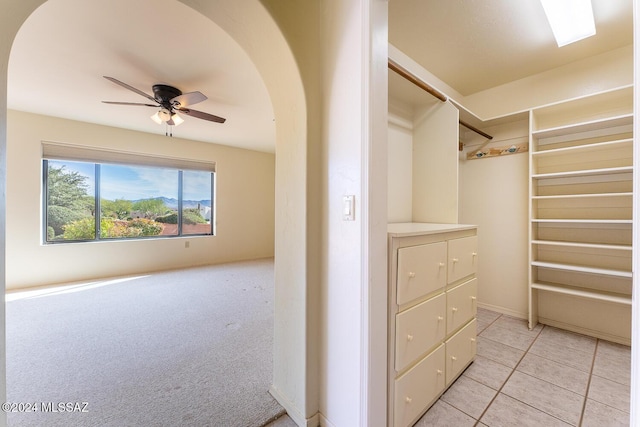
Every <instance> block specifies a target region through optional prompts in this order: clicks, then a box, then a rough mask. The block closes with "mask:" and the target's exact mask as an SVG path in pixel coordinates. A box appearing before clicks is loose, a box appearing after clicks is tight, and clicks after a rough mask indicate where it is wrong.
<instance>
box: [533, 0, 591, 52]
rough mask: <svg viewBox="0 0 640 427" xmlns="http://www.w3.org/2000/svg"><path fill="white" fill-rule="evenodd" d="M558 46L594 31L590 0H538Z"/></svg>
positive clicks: (582, 37)
mask: <svg viewBox="0 0 640 427" xmlns="http://www.w3.org/2000/svg"><path fill="white" fill-rule="evenodd" d="M540 2H541V3H542V7H543V8H544V12H545V14H546V15H547V20H548V21H549V25H551V30H552V31H553V35H554V36H555V38H556V43H558V47H562V46H565V45H568V44H570V43H573V42H577V41H578V40H582V39H585V38H587V37H591V36H593V35H595V33H596V26H595V23H594V20H593V9H592V7H591V0H540Z"/></svg>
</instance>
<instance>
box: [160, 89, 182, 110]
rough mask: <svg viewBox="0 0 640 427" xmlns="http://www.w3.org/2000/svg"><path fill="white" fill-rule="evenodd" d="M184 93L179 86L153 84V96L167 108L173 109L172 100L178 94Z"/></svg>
mask: <svg viewBox="0 0 640 427" xmlns="http://www.w3.org/2000/svg"><path fill="white" fill-rule="evenodd" d="M180 95H182V91H181V90H180V89H178V88H175V87H173V86H168V85H161V84H157V85H153V96H154V98H155V99H156V101H158V103H159V104H160V105H162V106H163V107H164V108H166V109H167V110H171V107H172V105H171V100H172V99H173V98H175V97H176V96H180Z"/></svg>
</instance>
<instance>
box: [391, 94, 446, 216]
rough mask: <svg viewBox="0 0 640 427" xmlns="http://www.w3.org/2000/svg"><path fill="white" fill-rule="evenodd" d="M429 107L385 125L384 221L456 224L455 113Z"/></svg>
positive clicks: (437, 106) (437, 105)
mask: <svg viewBox="0 0 640 427" xmlns="http://www.w3.org/2000/svg"><path fill="white" fill-rule="evenodd" d="M436 102H437V103H433V104H431V105H429V106H428V107H425V108H422V109H419V110H417V111H415V112H413V113H407V111H409V112H411V111H412V110H411V109H410V108H408V107H407V108H406V109H405V113H404V115H403V116H399V115H397V113H395V114H392V115H391V116H390V117H391V118H390V120H389V130H388V132H389V133H388V135H389V142H388V143H389V158H388V168H389V169H388V190H389V196H388V200H389V203H388V222H389V223H398V222H438V223H447V224H456V223H457V222H458V149H457V147H458V110H457V108H456V107H455V106H453V105H452V104H451V103H450V102H440V101H436Z"/></svg>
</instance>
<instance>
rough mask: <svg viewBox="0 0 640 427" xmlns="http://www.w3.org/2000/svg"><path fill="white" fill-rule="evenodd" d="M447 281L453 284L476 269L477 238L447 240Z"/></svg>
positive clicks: (473, 272)
mask: <svg viewBox="0 0 640 427" xmlns="http://www.w3.org/2000/svg"><path fill="white" fill-rule="evenodd" d="M448 264H449V268H448V270H449V271H448V273H449V274H448V280H447V283H453V282H455V281H457V280H460V279H462V278H464V277H467V276H469V275H471V274H475V273H476V270H477V269H478V236H471V237H463V238H461V239H452V240H449V255H448Z"/></svg>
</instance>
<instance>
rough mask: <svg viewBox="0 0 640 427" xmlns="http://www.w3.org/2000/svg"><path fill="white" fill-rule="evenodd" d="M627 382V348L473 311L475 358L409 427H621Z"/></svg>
mask: <svg viewBox="0 0 640 427" xmlns="http://www.w3.org/2000/svg"><path fill="white" fill-rule="evenodd" d="M630 378H631V350H630V348H629V347H627V346H623V345H619V344H614V343H611V342H608V341H604V340H600V339H595V338H591V337H587V336H584V335H579V334H575V333H572V332H567V331H564V330H561V329H557V328H553V327H550V326H543V325H538V326H537V327H536V328H535V329H534V330H532V331H529V329H528V328H527V324H526V322H525V321H524V320H521V319H517V318H514V317H510V316H506V315H502V314H499V313H495V312H492V311H489V310H485V309H478V354H477V356H476V360H475V361H474V362H473V364H471V366H469V368H467V370H466V371H465V372H464V373H463V374H462V376H460V378H458V380H457V381H456V382H454V383H453V385H452V386H451V387H449V389H448V390H447V391H446V392H445V393H444V394H443V395H442V397H441V398H440V399H439V400H438V401H437V402H436V403H435V404H434V405H433V406H432V407H431V409H429V411H427V413H426V414H425V415H424V416H423V417H422V418H421V419H420V420H419V421H418V422H417V423H416V424H415V427H440V426H442V427H450V426H456V427H464V426H470V427H472V426H478V427H483V426H490V427H492V426H505V427H511V426H518V427H523V426H535V427H539V426H545V427H553V426H584V427H590V426H594V427H610V426H611V427H613V426H628V425H629V393H630V388H629V384H630ZM270 426H273V427H290V426H291V427H295V423H294V422H293V421H291V419H290V418H289V417H287V416H286V415H285V416H284V417H281V418H280V419H278V420H277V421H276V422H274V423H273V424H271V425H270Z"/></svg>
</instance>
